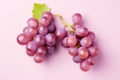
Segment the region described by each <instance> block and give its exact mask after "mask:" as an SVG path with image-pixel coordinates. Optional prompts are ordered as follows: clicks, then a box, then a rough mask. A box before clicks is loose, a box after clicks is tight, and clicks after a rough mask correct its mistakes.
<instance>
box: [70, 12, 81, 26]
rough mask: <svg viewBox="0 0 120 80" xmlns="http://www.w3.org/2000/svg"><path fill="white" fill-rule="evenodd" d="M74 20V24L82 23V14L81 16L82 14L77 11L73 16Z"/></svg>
mask: <svg viewBox="0 0 120 80" xmlns="http://www.w3.org/2000/svg"><path fill="white" fill-rule="evenodd" d="M72 22H73V23H74V24H81V22H82V16H81V14H79V13H75V14H74V15H73V16H72Z"/></svg>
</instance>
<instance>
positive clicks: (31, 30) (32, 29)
mask: <svg viewBox="0 0 120 80" xmlns="http://www.w3.org/2000/svg"><path fill="white" fill-rule="evenodd" d="M23 33H24V34H25V35H26V36H28V37H34V36H35V35H36V34H37V29H36V28H35V27H25V28H24V29H23Z"/></svg>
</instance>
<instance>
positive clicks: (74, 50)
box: [68, 47, 78, 56]
mask: <svg viewBox="0 0 120 80" xmlns="http://www.w3.org/2000/svg"><path fill="white" fill-rule="evenodd" d="M68 52H69V54H70V55H71V56H76V55H78V48H77V47H70V48H69V49H68Z"/></svg>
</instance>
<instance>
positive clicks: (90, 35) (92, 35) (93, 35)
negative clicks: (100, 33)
mask: <svg viewBox="0 0 120 80" xmlns="http://www.w3.org/2000/svg"><path fill="white" fill-rule="evenodd" d="M87 37H90V38H91V39H92V40H93V41H94V40H95V33H93V32H91V31H89V32H88V35H87Z"/></svg>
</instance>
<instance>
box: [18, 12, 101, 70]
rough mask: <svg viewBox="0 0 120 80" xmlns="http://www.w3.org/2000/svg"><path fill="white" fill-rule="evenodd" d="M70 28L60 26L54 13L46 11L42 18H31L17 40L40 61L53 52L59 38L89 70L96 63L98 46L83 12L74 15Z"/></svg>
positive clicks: (82, 66)
mask: <svg viewBox="0 0 120 80" xmlns="http://www.w3.org/2000/svg"><path fill="white" fill-rule="evenodd" d="M72 21H73V25H72V26H71V29H69V30H68V29H66V27H67V26H65V27H57V25H55V19H54V15H53V14H52V13H51V12H44V13H43V15H42V17H41V18H40V20H37V19H35V18H30V19H29V20H28V21H27V27H25V28H24V29H23V33H21V34H20V35H18V37H17V42H18V43H19V44H21V45H26V53H27V54H28V55H29V56H33V57H34V61H35V62H37V63H41V62H43V61H44V60H45V58H46V57H47V55H50V54H54V53H55V49H56V44H57V43H58V42H60V43H61V45H62V46H63V47H65V48H68V52H69V54H70V55H71V56H73V61H74V62H75V63H79V64H80V68H81V70H83V71H88V70H89V69H90V67H91V65H94V64H95V58H96V56H97V55H98V54H99V50H98V48H97V46H96V45H95V34H94V33H93V32H91V31H88V29H87V28H86V27H84V26H83V25H82V16H81V15H80V14H79V13H76V14H74V15H73V16H72Z"/></svg>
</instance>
